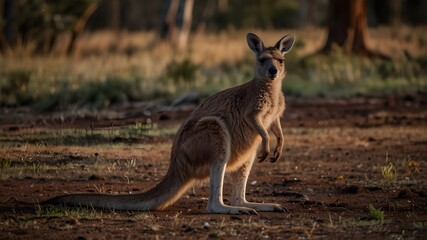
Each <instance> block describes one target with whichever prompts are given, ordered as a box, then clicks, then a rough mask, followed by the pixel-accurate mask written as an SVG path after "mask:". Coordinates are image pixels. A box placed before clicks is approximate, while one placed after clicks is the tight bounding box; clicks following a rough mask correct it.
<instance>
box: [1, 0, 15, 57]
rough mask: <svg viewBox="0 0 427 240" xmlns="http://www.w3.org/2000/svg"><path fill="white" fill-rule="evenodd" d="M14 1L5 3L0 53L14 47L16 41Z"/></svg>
mask: <svg viewBox="0 0 427 240" xmlns="http://www.w3.org/2000/svg"><path fill="white" fill-rule="evenodd" d="M12 4H13V0H5V1H4V6H3V7H4V9H3V11H4V13H3V14H4V15H3V18H4V19H3V21H4V22H3V23H4V24H3V29H2V34H1V38H0V51H2V52H3V51H4V50H5V49H6V48H7V47H11V46H13V45H14V42H15V39H14V36H13V18H12V12H13V7H12Z"/></svg>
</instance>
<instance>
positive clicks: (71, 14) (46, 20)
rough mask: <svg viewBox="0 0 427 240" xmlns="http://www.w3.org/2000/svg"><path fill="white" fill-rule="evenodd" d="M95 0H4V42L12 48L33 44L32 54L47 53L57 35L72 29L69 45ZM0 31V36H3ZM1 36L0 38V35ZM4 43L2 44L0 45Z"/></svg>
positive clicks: (89, 13)
mask: <svg viewBox="0 0 427 240" xmlns="http://www.w3.org/2000/svg"><path fill="white" fill-rule="evenodd" d="M96 2H97V1H96V0H75V1H57V0H4V1H3V3H4V4H3V8H4V11H3V12H4V16H3V21H4V23H3V24H2V25H4V27H3V29H2V31H3V34H4V35H5V37H4V38H5V39H2V41H1V43H2V45H3V47H2V48H0V50H2V51H4V50H5V47H4V45H7V47H9V48H12V49H13V48H15V46H16V45H17V44H18V43H19V44H20V45H23V46H29V45H30V44H31V45H34V52H35V53H50V52H51V51H52V49H53V47H54V45H55V43H56V39H57V37H58V35H59V34H61V33H64V32H70V31H71V32H72V34H71V36H72V37H71V41H70V45H69V46H68V48H67V49H69V51H70V50H71V51H72V49H73V46H74V42H75V39H76V38H77V37H78V35H79V33H80V32H81V31H82V30H83V28H84V26H85V23H86V21H87V19H88V18H89V17H90V16H91V13H93V11H94V9H96V7H94V6H96ZM3 34H2V36H3ZM2 38H3V37H2ZM5 42H6V44H4V43H5Z"/></svg>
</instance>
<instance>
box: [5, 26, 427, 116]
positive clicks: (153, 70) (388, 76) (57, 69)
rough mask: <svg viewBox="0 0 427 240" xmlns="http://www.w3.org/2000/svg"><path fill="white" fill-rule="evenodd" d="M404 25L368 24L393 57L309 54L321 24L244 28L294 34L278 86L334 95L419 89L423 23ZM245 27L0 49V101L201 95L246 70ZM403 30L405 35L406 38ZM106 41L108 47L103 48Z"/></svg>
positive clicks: (64, 103)
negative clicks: (169, 41)
mask: <svg viewBox="0 0 427 240" xmlns="http://www.w3.org/2000/svg"><path fill="white" fill-rule="evenodd" d="M412 30H413V31H402V34H401V35H399V34H396V33H395V32H393V31H392V30H391V29H376V30H373V29H371V30H370V32H371V33H372V34H373V35H374V36H373V37H372V38H371V41H370V45H372V46H373V47H374V48H375V47H376V48H380V49H381V50H383V52H386V53H388V54H390V55H391V56H392V57H393V59H394V60H393V61H380V60H369V59H364V58H359V57H351V56H346V55H344V54H343V53H341V52H340V51H339V50H335V51H334V52H333V53H332V54H331V55H330V56H321V55H320V56H319V55H316V56H311V55H310V54H311V53H313V52H314V51H315V50H316V49H319V48H320V47H321V45H322V43H323V40H324V39H323V38H324V37H325V30H324V29H310V31H306V30H304V29H301V30H280V31H261V30H251V31H254V32H257V33H258V34H259V35H260V36H261V38H262V39H263V40H264V41H265V42H266V44H268V45H271V44H274V43H275V41H277V39H279V38H280V37H281V36H282V35H283V34H286V33H289V32H293V33H295V34H296V36H297V44H296V45H295V47H294V49H293V51H292V52H291V53H290V54H289V55H288V56H286V59H287V60H286V64H287V70H288V76H287V78H286V80H285V83H284V87H283V88H284V92H285V93H286V94H288V95H298V96H308V97H310V96H338V97H341V96H351V95H355V94H372V93H374V94H375V93H390V92H401V91H419V90H426V89H427V76H426V72H425V71H424V70H423V68H425V64H426V62H427V61H426V60H425V59H427V57H426V56H427V49H426V48H425V46H424V45H422V44H419V42H420V41H421V40H420V39H422V38H423V37H425V34H424V32H425V31H423V29H412ZM246 32H247V31H236V32H227V33H222V34H207V33H203V34H201V33H195V35H193V38H192V39H191V41H190V47H189V49H188V51H185V52H176V51H175V50H174V49H173V48H171V47H170V46H168V45H166V44H160V43H156V38H155V35H154V33H153V32H149V33H134V34H131V33H127V34H124V35H121V36H120V41H117V39H118V37H117V36H115V35H114V34H113V33H112V32H100V33H94V34H86V35H84V36H82V39H81V41H80V42H79V44H78V46H77V49H76V50H77V52H76V56H74V57H71V58H69V57H64V56H55V55H51V56H44V57H41V56H31V55H22V54H17V55H14V54H9V55H7V56H2V57H0V66H1V68H0V93H1V94H0V104H1V105H2V106H9V107H14V106H22V105H29V106H31V107H32V108H33V109H35V110H39V111H43V110H55V109H56V110H61V111H67V110H68V111H76V110H77V109H94V108H95V109H99V108H103V107H106V106H110V105H114V104H123V103H126V102H129V101H142V100H149V99H157V98H163V99H166V100H171V99H173V98H175V97H177V96H179V95H180V94H182V93H184V92H187V91H197V92H200V93H201V94H202V96H208V95H210V94H212V93H214V92H217V91H219V90H222V89H224V88H228V87H231V86H235V85H238V84H241V83H244V82H247V81H249V80H250V79H251V78H252V77H253V64H254V61H255V59H254V56H253V54H252V53H251V52H250V50H249V49H248V47H247V44H246V41H245V34H246ZM379 32H380V33H381V34H380V35H378V33H379ZM408 34H411V36H412V37H411V38H407V37H406V36H407V35H408ZM379 41H381V42H379ZM113 45H117V46H116V47H112V46H113ZM112 48H114V49H116V50H115V51H114V52H111V51H110V49H112ZM396 49H399V51H396ZM404 51H406V52H409V54H410V55H411V57H408V56H407V55H405V54H403V52H404ZM307 55H309V56H310V57H307Z"/></svg>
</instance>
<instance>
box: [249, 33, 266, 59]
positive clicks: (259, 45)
mask: <svg viewBox="0 0 427 240" xmlns="http://www.w3.org/2000/svg"><path fill="white" fill-rule="evenodd" d="M246 41H247V42H248V45H249V48H250V49H251V50H252V52H253V53H254V54H255V55H257V56H258V55H259V54H260V53H261V52H262V50H263V49H264V48H265V46H264V43H263V42H262V41H261V39H260V38H259V37H258V36H257V35H255V34H253V33H248V35H246Z"/></svg>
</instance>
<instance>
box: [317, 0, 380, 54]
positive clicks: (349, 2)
mask: <svg viewBox="0 0 427 240" xmlns="http://www.w3.org/2000/svg"><path fill="white" fill-rule="evenodd" d="M366 20H367V9H366V2H365V0H329V9H328V22H327V25H328V38H327V40H326V44H325V46H324V47H323V49H322V50H321V52H324V53H328V52H330V51H331V49H332V45H333V44H336V45H337V46H339V47H341V48H343V49H344V51H345V52H347V53H354V54H359V55H362V56H366V57H381V58H388V57H387V56H385V55H383V54H380V53H378V52H374V51H373V50H371V49H369V48H368V47H367V44H366V38H367V30H368V29H367V23H366Z"/></svg>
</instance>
